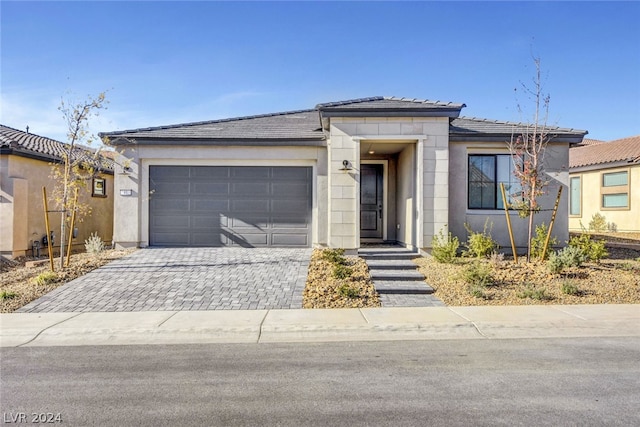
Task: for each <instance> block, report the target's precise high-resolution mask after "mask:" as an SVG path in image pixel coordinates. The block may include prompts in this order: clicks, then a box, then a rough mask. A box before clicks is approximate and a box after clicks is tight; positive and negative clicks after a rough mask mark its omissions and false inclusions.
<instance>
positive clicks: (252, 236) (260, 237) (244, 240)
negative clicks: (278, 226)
mask: <svg viewBox="0 0 640 427" xmlns="http://www.w3.org/2000/svg"><path fill="white" fill-rule="evenodd" d="M227 238H228V239H229V240H230V241H231V244H233V245H237V246H244V245H247V244H249V245H251V246H267V245H268V243H269V236H268V235H267V233H242V234H240V233H233V235H228V236H227Z"/></svg>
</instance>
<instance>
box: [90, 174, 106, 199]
mask: <svg viewBox="0 0 640 427" xmlns="http://www.w3.org/2000/svg"><path fill="white" fill-rule="evenodd" d="M91 196H92V197H107V181H106V180H105V179H104V178H93V184H92V186H91Z"/></svg>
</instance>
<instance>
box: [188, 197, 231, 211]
mask: <svg viewBox="0 0 640 427" xmlns="http://www.w3.org/2000/svg"><path fill="white" fill-rule="evenodd" d="M191 205H192V211H193V212H211V213H213V212H228V211H229V200H227V199H219V200H218V199H192V200H191Z"/></svg>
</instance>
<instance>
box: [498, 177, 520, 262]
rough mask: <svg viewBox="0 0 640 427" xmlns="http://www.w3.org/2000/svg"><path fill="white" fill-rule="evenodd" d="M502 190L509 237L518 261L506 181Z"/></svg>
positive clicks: (502, 183)
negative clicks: (505, 188)
mask: <svg viewBox="0 0 640 427" xmlns="http://www.w3.org/2000/svg"><path fill="white" fill-rule="evenodd" d="M500 192H501V193H502V204H503V205H504V214H505V216H506V217H507V229H508V230H509V239H511V250H512V251H513V262H516V263H517V262H518V252H517V251H516V242H515V241H514V240H513V229H512V228H511V217H510V216H509V205H507V196H506V193H505V191H504V182H501V183H500Z"/></svg>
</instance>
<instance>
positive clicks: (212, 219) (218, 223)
mask: <svg viewBox="0 0 640 427" xmlns="http://www.w3.org/2000/svg"><path fill="white" fill-rule="evenodd" d="M191 224H192V227H193V228H199V229H203V230H208V229H217V230H219V229H220V228H222V227H227V226H228V225H229V220H228V218H227V217H225V216H221V215H216V216H192V217H191Z"/></svg>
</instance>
